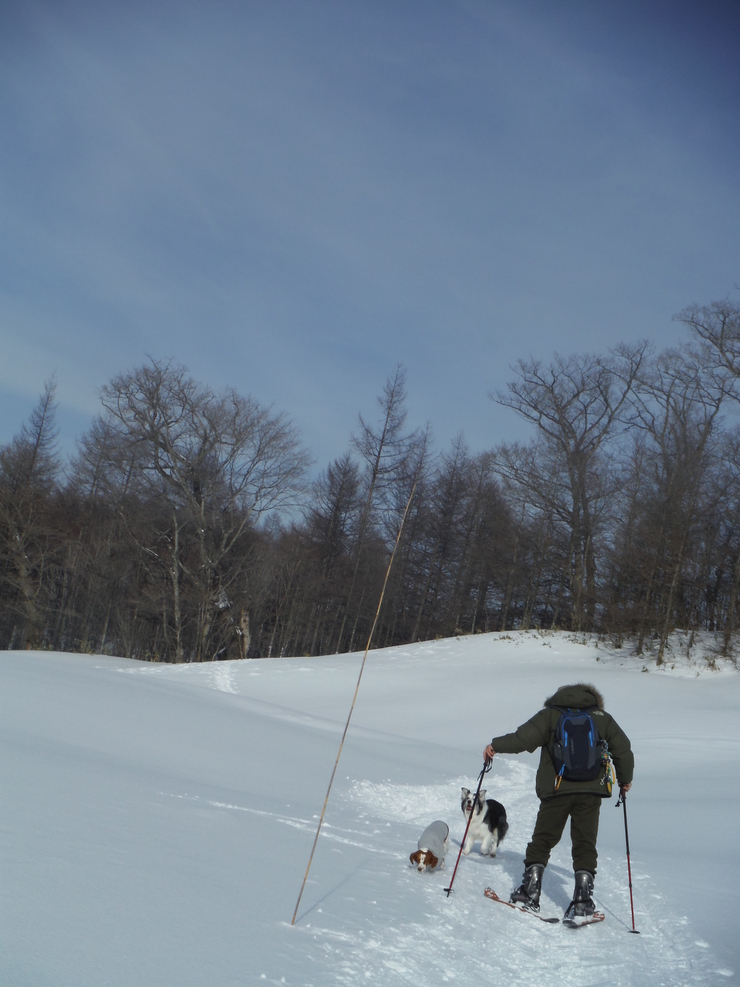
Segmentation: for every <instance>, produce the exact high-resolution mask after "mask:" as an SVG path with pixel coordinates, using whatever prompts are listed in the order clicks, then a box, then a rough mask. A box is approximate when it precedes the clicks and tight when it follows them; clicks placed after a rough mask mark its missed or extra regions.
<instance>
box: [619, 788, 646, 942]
mask: <svg viewBox="0 0 740 987" xmlns="http://www.w3.org/2000/svg"><path fill="white" fill-rule="evenodd" d="M620 805H621V806H622V808H623V809H624V842H625V844H626V846H627V877H628V878H629V884H630V908H631V909H632V928H631V929H629V930H628V931H629V932H634V933H635V935H637V936H639V934H640V930H639V929H636V928H635V903H634V901H633V899H632V867H631V866H630V834H629V830H628V829H627V793H626V792H625V790H624V789H623V788H620V789H619V798H618V799H617V808H619V806H620Z"/></svg>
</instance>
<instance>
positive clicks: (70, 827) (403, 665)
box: [0, 632, 740, 987]
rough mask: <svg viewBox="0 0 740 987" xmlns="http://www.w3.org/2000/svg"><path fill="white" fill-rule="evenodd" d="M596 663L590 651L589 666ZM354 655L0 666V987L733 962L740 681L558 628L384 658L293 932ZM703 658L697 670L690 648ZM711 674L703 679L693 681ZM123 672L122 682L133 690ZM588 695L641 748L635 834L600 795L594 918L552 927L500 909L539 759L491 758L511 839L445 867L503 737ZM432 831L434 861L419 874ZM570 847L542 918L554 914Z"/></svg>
mask: <svg viewBox="0 0 740 987" xmlns="http://www.w3.org/2000/svg"><path fill="white" fill-rule="evenodd" d="M597 659H598V660H597ZM360 660H361V656H359V655H337V656H330V657H325V658H321V659H315V660H308V659H305V658H302V659H278V660H274V661H262V662H255V661H251V662H223V663H218V664H214V665H200V666H151V665H141V664H137V663H134V662H127V661H125V660H123V659H114V658H105V657H101V656H92V657H88V656H79V655H59V654H42V653H38V654H32V653H2V654H0V702H2V709H1V710H0V742H1V743H2V745H3V749H2V758H0V772H1V774H0V777H1V778H2V784H3V807H2V813H0V861H1V866H2V874H3V880H2V882H1V883H0V917H1V918H2V925H1V927H2V929H3V947H2V949H0V983H2V984H3V987H5V985H9V987H16V985H18V987H27V985H29V987H30V985H33V987H36V985H43V987H46V985H48V987H58V985H70V987H99V985H100V984H103V983H105V984H106V985H112V987H140V985H152V987H170V985H171V987H206V985H207V987H220V985H224V987H226V985H228V987H233V985H242V984H245V985H246V984H255V983H274V984H289V985H290V984H292V985H301V987H309V985H313V987H331V985H333V984H334V985H340V984H341V985H344V984H357V983H379V984H383V985H391V987H394V985H402V984H414V985H415V987H425V985H432V984H439V983H456V984H460V985H473V984H475V985H478V984H481V983H500V984H506V985H508V987H518V985H521V987H525V985H527V987H529V985H531V984H533V983H536V984H538V985H544V987H549V985H553V987H554V985H583V987H586V985H595V984H610V985H611V984H613V985H618V987H622V985H624V987H627V985H637V987H642V985H651V987H652V985H656V987H657V985H675V987H682V985H716V984H718V983H731V982H732V981H733V980H734V979H735V977H736V971H737V969H738V944H737V941H736V930H735V926H736V922H735V920H734V916H735V915H736V914H737V911H738V909H737V906H738V904H740V902H738V893H737V890H736V888H735V886H734V884H733V882H732V881H729V882H727V881H726V882H724V884H725V886H726V890H724V889H723V898H724V904H725V907H724V908H723V909H722V910H718V909H717V908H716V907H715V905H716V895H715V887H716V881H717V880H718V878H720V877H721V876H722V875H727V874H728V873H734V872H735V871H736V870H737V860H738V851H737V847H736V829H737V824H736V820H737V817H738V803H739V802H740V796H738V794H737V791H736V789H737V786H736V784H735V782H734V780H733V779H735V778H736V777H737V769H738V767H739V766H740V765H739V763H738V762H740V743H739V742H738V739H737V722H738V714H740V675H738V674H737V673H736V672H735V671H734V668H733V667H731V666H730V665H729V664H728V665H726V666H725V667H723V668H722V670H721V671H714V670H711V669H709V667H708V666H707V665H706V663H705V664H704V666H703V667H702V664H701V661H698V662H696V661H694V664H693V665H691V663H690V662H689V663H688V664H686V665H685V666H681V667H678V666H677V667H676V668H675V669H671V668H670V667H668V668H665V669H661V670H656V669H655V667H654V665H653V666H651V674H643V673H642V671H641V669H642V667H643V666H644V664H645V662H644V659H639V658H634V657H631V656H629V655H626V654H621V653H620V654H614V653H610V652H609V651H608V650H607V649H605V648H603V647H599V646H597V645H596V644H595V642H590V641H587V642H586V643H585V644H584V643H582V641H580V640H575V639H574V637H573V635H565V634H560V635H542V634H537V633H533V632H531V633H520V634H516V635H511V634H507V635H496V634H491V635H476V636H475V637H470V638H460V639H452V640H449V641H438V642H428V643H425V644H419V645H413V646H408V647H405V648H395V649H390V650H388V651H378V652H373V653H371V655H370V656H369V658H368V664H367V667H366V671H365V676H364V679H363V683H362V687H361V690H360V693H359V697H358V702H357V706H356V709H355V714H354V718H353V721H352V726H351V728H350V731H349V734H348V737H347V741H346V744H345V748H344V752H343V754H342V760H341V761H340V765H339V770H338V772H337V777H336V780H335V784H334V789H333V791H332V796H331V799H330V802H329V806H328V809H327V814H326V821H325V825H324V828H323V830H322V836H321V839H320V841H319V845H318V848H317V851H316V855H315V858H314V862H313V865H312V869H311V873H310V876H309V880H308V883H307V886H306V891H305V893H304V896H303V899H302V902H301V906H300V909H299V912H298V918H297V922H296V925H295V926H294V927H291V926H290V917H291V915H292V912H293V908H294V907H295V901H296V898H297V895H298V890H299V888H300V882H301V879H302V877H303V873H304V872H305V868H306V864H307V862H308V854H309V851H310V847H311V844H312V841H313V837H314V834H315V831H316V825H317V822H318V816H319V813H320V811H321V806H322V803H323V800H324V796H325V793H326V785H327V783H328V780H329V776H330V774H331V769H332V766H333V763H334V759H335V757H336V752H337V746H338V736H339V732H340V731H341V729H342V728H343V726H344V721H345V718H346V715H347V711H348V707H349V703H350V701H351V697H352V693H353V691H354V686H355V683H356V679H357V672H358V670H359V664H360ZM692 660H693V659H692ZM697 671H699V672H700V674H699V675H698V676H697V675H696V672H697ZM122 673H123V674H122ZM579 680H585V681H593V682H594V684H596V685H597V687H598V688H600V689H601V690H602V691H603V693H604V695H605V697H606V702H607V707H608V708H609V710H610V711H611V712H612V713H613V714H614V715H615V716H616V717H617V719H618V721H619V722H620V724H621V725H622V726H623V727H624V728H625V730H626V731H627V733H628V734H629V735H630V737H631V739H632V741H633V746H634V748H635V752H636V761H637V770H636V776H635V787H634V789H633V791H632V792H631V793H630V795H629V797H628V798H629V803H628V804H629V821H630V838H631V844H632V865H633V878H634V892H635V910H636V918H637V925H638V928H639V929H640V931H641V935H640V936H631V935H628V934H627V929H628V928H629V925H630V917H629V916H630V909H629V893H628V888H627V873H626V859H625V854H624V828H623V817H622V811H621V809H620V810H618V809H615V808H614V802H615V797H614V796H613V797H612V798H611V799H606V800H604V803H603V808H602V813H601V827H600V836H599V867H598V874H597V878H596V894H595V897H596V899H597V902H598V905H599V907H600V908H601V909H602V910H603V911H604V912H605V913H606V916H607V917H606V921H605V922H604V923H602V924H600V925H598V926H594V927H591V928H587V929H582V930H579V931H574V930H568V929H565V928H563V927H562V926H547V925H545V924H544V923H540V922H535V921H533V920H532V919H531V918H530V917H529V916H526V915H521V914H518V913H516V912H513V911H510V910H509V909H505V908H501V907H500V906H497V905H495V904H494V903H492V902H489V901H487V900H486V899H485V898H484V896H483V889H484V888H485V887H486V886H487V885H490V886H491V887H493V888H495V889H496V890H497V891H498V892H499V894H501V895H502V896H508V894H509V892H510V890H511V888H512V887H514V886H515V885H516V884H517V883H518V881H519V879H520V877H521V873H522V857H523V854H524V849H525V846H526V843H527V841H528V839H529V836H530V834H531V828H532V824H533V822H534V817H535V814H536V810H537V802H536V799H535V797H534V773H535V768H536V763H537V756H536V755H521V756H517V757H503V756H497V757H496V759H495V761H494V767H493V771H492V772H491V774H490V775H487V776H486V782H485V787H486V789H487V791H488V794H489V796H491V797H495V798H497V799H499V800H500V801H502V802H503V803H504V805H505V806H506V809H507V813H508V818H509V823H510V830H509V833H508V835H507V837H506V840H505V841H504V843H503V844H502V846H501V847H500V849H499V852H498V855H497V857H496V858H495V859H490V858H482V857H481V856H480V855H479V854H478V852H477V850H474V851H473V853H472V854H471V855H470V856H469V857H467V858H462V861H461V863H460V867H459V870H458V873H457V877H456V879H455V889H454V893H453V895H452V896H451V898H449V899H448V898H447V896H446V895H445V894H444V891H443V888H444V887H446V886H447V884H448V883H449V879H450V876H451V873H452V868H453V867H454V862H455V858H456V855H457V850H458V847H459V840H460V839H461V838H462V834H463V830H464V820H463V817H462V813H461V811H460V804H459V797H460V788H461V787H462V786H466V787H475V783H476V776H477V773H478V771H479V770H480V767H481V763H480V762H481V750H482V747H483V745H484V744H485V743H486V742H487V740H488V739H489V738H490V737H491V736H492V735H493V733H494V732H502V731H504V730H509V729H513V728H514V727H516V726H517V725H518V724H519V723H520V722H522V721H523V720H524V719H526V718H528V717H529V716H530V715H532V713H534V712H535V711H536V709H537V708H538V707H539V706H540V704H541V703H542V700H543V699H544V697H545V696H546V695H548V694H551V693H552V691H554V689H555V688H557V686H558V685H560V684H562V683H563V682H568V681H579ZM434 818H442V819H445V820H446V821H447V822H448V823H449V825H450V828H451V836H452V846H451V850H450V855H449V857H448V860H447V868H446V870H444V871H442V872H440V873H435V874H423V875H420V874H418V873H417V872H416V870H415V869H413V868H411V867H410V866H409V862H408V855H409V853H410V852H411V851H412V850H414V849H415V848H416V841H417V839H418V836H419V834H420V833H421V831H422V829H423V828H424V827H425V826H426V825H427V824H428V823H429V822H430V821H431V820H432V819H434ZM571 890H572V868H571V862H570V843H569V839H568V837H567V833H566V836H565V837H564V839H563V842H562V843H561V845H560V846H559V847H558V848H556V850H555V852H554V854H553V858H552V860H551V863H550V865H549V866H548V868H547V870H546V872H545V880H544V890H543V902H542V908H543V913H545V914H554V915H559V914H562V912H563V911H564V909H565V907H566V906H567V904H568V901H569V900H570V894H571Z"/></svg>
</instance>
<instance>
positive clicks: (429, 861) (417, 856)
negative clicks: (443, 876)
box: [409, 819, 450, 874]
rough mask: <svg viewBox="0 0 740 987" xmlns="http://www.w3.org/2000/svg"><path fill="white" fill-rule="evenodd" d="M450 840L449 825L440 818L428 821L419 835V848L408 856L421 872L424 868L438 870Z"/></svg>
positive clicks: (443, 863)
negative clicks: (431, 821)
mask: <svg viewBox="0 0 740 987" xmlns="http://www.w3.org/2000/svg"><path fill="white" fill-rule="evenodd" d="M449 842H450V827H449V826H448V825H447V823H446V822H442V820H441V819H435V821H434V822H433V823H430V824H429V825H428V826H427V828H426V829H425V830H424V832H423V833H422V834H421V836H420V837H419V844H418V846H419V849H418V850H415V851H414V853H412V854H411V855H410V857H409V860H410V861H411V863H412V864H414V865H415V867H416V868H417V870H418V871H419V873H420V874H421V873H422V872H423V871H425V870H435V868H437V867H439V869H440V870H442V868H443V867H444V865H445V854H446V853H447V847H448V846H449Z"/></svg>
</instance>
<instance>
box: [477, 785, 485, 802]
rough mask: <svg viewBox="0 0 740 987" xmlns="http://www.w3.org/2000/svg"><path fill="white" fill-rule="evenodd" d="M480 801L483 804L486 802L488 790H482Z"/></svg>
mask: <svg viewBox="0 0 740 987" xmlns="http://www.w3.org/2000/svg"><path fill="white" fill-rule="evenodd" d="M478 799H479V801H481V802H485V801H486V790H485V788H481V790H480V795H479V796H478Z"/></svg>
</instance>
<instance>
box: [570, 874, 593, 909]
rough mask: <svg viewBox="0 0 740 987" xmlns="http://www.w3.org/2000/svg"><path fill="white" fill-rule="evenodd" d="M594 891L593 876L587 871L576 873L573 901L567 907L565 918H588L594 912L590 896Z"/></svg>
mask: <svg viewBox="0 0 740 987" xmlns="http://www.w3.org/2000/svg"><path fill="white" fill-rule="evenodd" d="M593 890H594V876H593V874H592V873H591V871H589V870H577V871H576V886H575V890H574V891H573V901H571V903H570V904H569V905H568V909H567V911H566V913H565V915H566V918H590V917H591V916H592V915H593V913H594V912H595V911H596V906H595V905H594V902H593V898H592V897H591V895H592V894H593Z"/></svg>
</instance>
